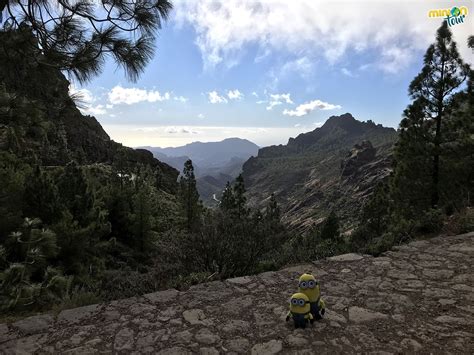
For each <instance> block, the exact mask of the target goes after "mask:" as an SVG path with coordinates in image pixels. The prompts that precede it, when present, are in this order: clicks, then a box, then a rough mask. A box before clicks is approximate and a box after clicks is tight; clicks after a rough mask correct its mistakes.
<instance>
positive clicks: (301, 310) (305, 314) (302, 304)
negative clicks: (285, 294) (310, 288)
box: [286, 293, 313, 329]
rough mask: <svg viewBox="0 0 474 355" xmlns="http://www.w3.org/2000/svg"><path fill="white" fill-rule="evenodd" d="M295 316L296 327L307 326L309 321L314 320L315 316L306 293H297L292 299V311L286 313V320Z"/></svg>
mask: <svg viewBox="0 0 474 355" xmlns="http://www.w3.org/2000/svg"><path fill="white" fill-rule="evenodd" d="M290 317H291V318H293V322H294V323H295V328H300V327H301V328H303V329H304V328H306V323H307V322H308V321H311V322H312V319H313V316H312V315H311V312H310V307H309V299H308V297H307V296H306V295H305V294H304V293H295V294H293V296H291V299H290V311H289V312H288V314H287V315H286V321H287V322H288V321H289V320H290Z"/></svg>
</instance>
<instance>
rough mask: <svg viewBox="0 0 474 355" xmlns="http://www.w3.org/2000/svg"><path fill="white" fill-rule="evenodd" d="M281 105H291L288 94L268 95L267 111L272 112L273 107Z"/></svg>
mask: <svg viewBox="0 0 474 355" xmlns="http://www.w3.org/2000/svg"><path fill="white" fill-rule="evenodd" d="M283 103H287V104H292V103H293V101H292V100H291V98H290V94H270V99H269V101H268V106H267V110H272V109H273V108H274V107H275V106H278V105H282V104H283Z"/></svg>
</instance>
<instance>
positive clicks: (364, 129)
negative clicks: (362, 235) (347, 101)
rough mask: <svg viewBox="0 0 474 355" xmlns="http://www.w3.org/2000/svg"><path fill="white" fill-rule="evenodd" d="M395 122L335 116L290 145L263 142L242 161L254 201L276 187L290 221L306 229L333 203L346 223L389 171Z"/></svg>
mask: <svg viewBox="0 0 474 355" xmlns="http://www.w3.org/2000/svg"><path fill="white" fill-rule="evenodd" d="M395 139H396V131H395V130H394V129H393V128H386V127H382V126H381V125H376V124H375V123H373V122H372V121H368V122H360V121H358V120H356V119H355V118H354V117H353V116H352V115H351V114H350V113H346V114H344V115H341V116H332V117H330V118H329V119H328V120H327V121H326V123H325V124H324V125H323V126H322V127H321V128H317V129H315V130H314V131H312V132H308V133H304V134H300V135H299V136H298V137H296V138H290V139H289V141H288V144H287V145H279V146H271V147H266V148H262V149H260V150H259V152H258V156H257V157H255V158H250V159H249V160H248V161H247V162H246V163H245V164H244V167H243V173H244V179H245V182H246V184H247V187H248V191H249V197H250V198H249V200H250V203H252V204H255V205H258V204H260V203H262V202H263V203H264V202H265V201H266V199H267V198H268V196H270V194H271V193H275V195H276V197H277V199H278V200H279V202H280V203H281V204H282V207H283V218H284V220H285V222H287V223H288V224H289V225H290V226H292V227H294V228H296V229H298V230H301V231H306V230H308V229H310V228H311V227H313V226H314V225H316V224H318V223H320V222H321V221H322V220H323V219H324V218H325V217H326V216H327V215H328V214H329V212H330V211H331V209H334V210H335V211H336V212H337V214H338V215H339V217H340V218H341V219H342V221H343V224H344V225H345V226H346V227H350V225H351V222H352V221H353V220H354V219H355V218H356V217H357V214H356V211H357V210H358V209H359V208H360V207H361V205H362V203H363V202H364V199H365V198H366V197H367V196H368V195H370V193H371V192H372V189H373V188H374V186H375V185H376V184H377V182H378V181H380V180H381V179H383V178H384V177H386V176H387V175H388V174H389V173H390V161H391V159H390V154H391V153H390V152H391V148H392V146H393V144H394V142H395Z"/></svg>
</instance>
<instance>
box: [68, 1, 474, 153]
mask: <svg viewBox="0 0 474 355" xmlns="http://www.w3.org/2000/svg"><path fill="white" fill-rule="evenodd" d="M174 5H175V9H174V11H173V14H172V16H171V18H170V20H169V21H168V22H167V23H166V24H165V26H164V27H163V29H162V30H161V31H160V34H159V37H158V39H157V43H156V45H157V51H156V54H155V57H154V59H153V60H152V61H151V62H150V63H149V65H148V67H147V69H146V71H145V72H144V73H143V74H142V76H141V77H140V79H139V80H138V82H136V83H131V82H128V81H127V80H126V78H125V76H124V73H123V72H122V71H121V70H120V69H117V68H116V67H115V65H114V64H113V63H112V62H111V61H110V62H108V63H107V66H106V68H105V70H104V72H103V73H102V74H101V75H100V76H99V77H97V78H96V79H94V80H93V81H92V82H90V83H88V84H87V85H85V86H83V87H82V88H81V87H75V88H73V90H76V91H77V90H82V94H83V101H84V102H85V106H86V107H85V108H84V109H83V111H84V112H85V113H88V114H91V115H94V116H95V117H96V118H97V119H98V120H99V122H100V123H101V124H102V125H103V126H104V128H105V130H106V131H107V132H108V133H109V135H110V136H111V137H112V138H113V139H114V140H116V141H118V142H121V143H123V144H125V145H128V146H142V145H152V146H178V145H182V144H186V143H190V142H192V141H197V140H199V141H216V140H221V139H224V138H227V137H235V136H238V137H242V138H247V139H250V140H252V141H254V142H255V143H257V144H259V145H261V146H265V145H270V144H280V143H283V144H284V143H286V142H287V140H288V138H289V137H291V136H295V135H297V134H298V133H301V132H305V131H308V130H312V129H314V128H315V127H318V126H320V125H321V124H322V123H323V122H324V121H325V120H326V119H327V118H328V117H329V116H331V115H338V114H342V113H345V112H351V113H352V114H353V115H354V116H355V117H356V118H358V119H360V120H368V119H372V120H374V121H375V122H377V123H382V124H383V125H385V126H391V127H397V125H398V123H399V121H400V117H401V113H402V111H403V109H404V108H405V107H406V105H407V104H408V102H409V98H408V97H407V87H408V85H409V83H410V81H411V80H412V78H413V77H414V76H415V75H416V74H417V73H418V72H419V70H420V68H421V65H422V58H423V53H424V51H425V50H426V48H427V46H428V45H429V43H431V42H433V41H434V38H435V31H436V28H437V27H438V26H439V24H440V23H441V18H436V19H435V18H429V17H428V15H427V14H428V11H429V10H430V9H438V8H451V7H452V6H453V5H456V6H458V7H459V6H466V7H467V8H468V10H469V11H470V10H471V8H472V3H471V2H469V1H468V2H462V1H461V2H453V1H400V0H399V1H358V2H355V1H349V0H346V1H314V0H308V1H305V0H300V1H297V2H296V1H295V2H290V1H283V0H281V1H280V0H270V1H265V0H259V1H257V0H254V1H233V0H227V1H222V2H219V1H205V0H200V1H191V0H189V1H175V2H174ZM471 16H472V14H471V13H469V14H468V15H467V16H466V18H465V23H463V24H459V25H456V26H453V27H452V31H453V33H454V36H455V39H456V40H457V41H458V44H459V49H460V52H461V53H462V55H463V57H464V59H465V60H466V61H468V62H470V63H472V52H470V51H469V50H468V49H467V48H466V45H465V43H466V38H467V36H468V35H469V34H471V33H472V32H473V31H472V20H471Z"/></svg>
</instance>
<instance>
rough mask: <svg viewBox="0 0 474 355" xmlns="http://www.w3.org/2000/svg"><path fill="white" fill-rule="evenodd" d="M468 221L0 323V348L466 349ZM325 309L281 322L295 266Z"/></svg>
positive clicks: (473, 320)
mask: <svg viewBox="0 0 474 355" xmlns="http://www.w3.org/2000/svg"><path fill="white" fill-rule="evenodd" d="M473 262H474V232H473V233H469V234H465V235H460V236H455V237H437V238H434V239H431V240H427V241H417V242H413V243H411V244H408V245H406V246H402V247H399V248H397V250H396V251H392V252H388V253H387V254H386V255H385V256H383V257H379V258H373V257H369V256H364V257H362V256H359V255H355V254H347V255H342V256H339V257H334V258H331V259H328V260H321V261H318V262H315V263H314V264H306V265H300V266H295V267H290V268H287V269H283V270H280V271H278V272H267V273H264V274H260V275H256V276H249V277H241V278H235V279H230V280H227V281H225V282H211V283H207V284H202V285H198V286H195V287H193V288H191V289H190V290H188V291H186V292H178V291H176V290H168V291H163V292H157V293H153V294H149V295H145V296H143V297H137V298H131V299H125V300H120V301H115V302H111V303H107V304H100V305H93V306H88V307H82V308H76V309H72V310H67V311H63V312H62V313H60V314H59V315H58V317H56V318H53V317H51V316H49V315H42V316H36V317H31V318H27V319H24V320H21V321H18V322H16V323H13V324H0V352H1V353H7V354H10V353H32V352H36V353H61V354H65V353H68V352H69V353H75V354H79V353H80V354H88V353H133V352H134V353H158V354H186V353H200V354H219V353H252V354H273V353H278V352H280V353H298V354H314V353H316V352H318V353H341V352H347V353H354V352H359V353H367V352H372V351H374V352H378V353H380V352H381V351H385V352H386V353H407V352H408V353H410V352H415V351H420V352H423V353H429V352H432V353H435V354H439V353H443V354H446V353H466V354H468V353H471V354H472V353H474V314H473V312H474V269H473ZM304 271H310V272H312V273H314V274H315V275H316V276H317V278H319V279H320V281H321V284H322V294H323V297H324V298H325V299H326V304H327V307H328V311H327V313H326V318H325V319H323V320H322V321H320V322H318V323H315V324H314V325H313V326H312V327H310V328H307V329H306V330H301V329H299V330H293V327H292V324H291V323H290V322H289V323H286V322H285V320H284V319H285V315H286V311H287V302H288V299H289V296H290V294H291V293H293V292H294V290H295V287H296V280H297V277H298V276H299V274H300V273H302V272H304Z"/></svg>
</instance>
